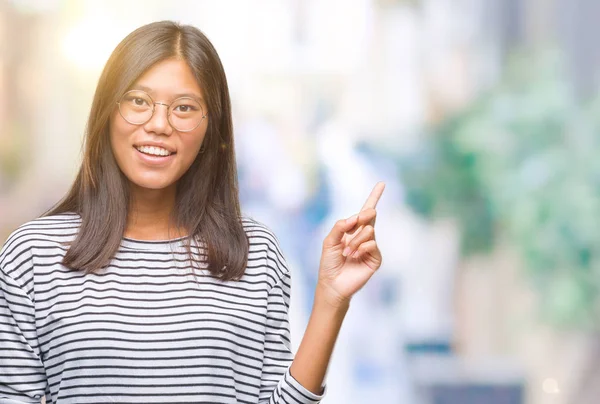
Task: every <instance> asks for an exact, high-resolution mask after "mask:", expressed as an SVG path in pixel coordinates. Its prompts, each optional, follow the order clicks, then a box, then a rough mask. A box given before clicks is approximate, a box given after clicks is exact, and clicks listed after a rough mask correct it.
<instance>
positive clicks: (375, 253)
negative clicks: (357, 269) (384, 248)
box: [352, 240, 381, 269]
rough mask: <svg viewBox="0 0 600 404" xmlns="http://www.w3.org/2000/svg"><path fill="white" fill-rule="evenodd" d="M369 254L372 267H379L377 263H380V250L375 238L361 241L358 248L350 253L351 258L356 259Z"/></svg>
mask: <svg viewBox="0 0 600 404" xmlns="http://www.w3.org/2000/svg"><path fill="white" fill-rule="evenodd" d="M369 255H370V256H371V257H372V260H373V264H375V267H374V268H373V269H377V268H379V265H381V251H379V247H378V246H377V242H376V241H375V240H370V241H367V242H366V243H362V244H361V245H360V246H359V247H358V250H356V252H355V253H354V254H352V258H354V259H358V258H361V257H366V256H369Z"/></svg>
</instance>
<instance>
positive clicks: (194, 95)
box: [130, 84, 204, 101]
mask: <svg viewBox="0 0 600 404" xmlns="http://www.w3.org/2000/svg"><path fill="white" fill-rule="evenodd" d="M130 90H142V91H145V92H147V93H148V94H150V95H152V94H154V90H152V89H151V88H150V87H146V86H143V85H141V84H135V85H133V86H131V89H130ZM181 97H190V98H193V99H195V100H199V101H204V99H203V98H202V97H201V96H200V95H198V94H196V93H179V94H174V97H173V99H177V98H181Z"/></svg>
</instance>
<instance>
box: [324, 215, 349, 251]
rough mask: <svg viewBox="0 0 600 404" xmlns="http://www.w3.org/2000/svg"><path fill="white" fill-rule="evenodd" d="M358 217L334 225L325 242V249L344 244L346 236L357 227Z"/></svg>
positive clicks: (342, 220)
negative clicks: (343, 239) (343, 240)
mask: <svg viewBox="0 0 600 404" xmlns="http://www.w3.org/2000/svg"><path fill="white" fill-rule="evenodd" d="M357 220H358V215H354V216H351V217H349V218H348V219H341V220H338V221H337V222H336V223H335V224H334V225H333V228H332V229H331V231H330V232H329V234H328V235H327V237H325V241H323V247H335V246H337V245H339V244H340V243H341V242H342V238H343V237H344V234H346V233H347V232H349V231H350V230H352V228H354V226H356V223H357Z"/></svg>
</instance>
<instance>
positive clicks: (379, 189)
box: [361, 181, 385, 211]
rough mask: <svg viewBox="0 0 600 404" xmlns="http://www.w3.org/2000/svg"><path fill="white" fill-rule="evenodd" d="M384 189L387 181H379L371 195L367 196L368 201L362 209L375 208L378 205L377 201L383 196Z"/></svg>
mask: <svg viewBox="0 0 600 404" xmlns="http://www.w3.org/2000/svg"><path fill="white" fill-rule="evenodd" d="M384 189H385V182H383V181H379V182H378V183H377V184H375V187H374V188H373V190H372V191H371V195H369V197H368V198H367V201H366V202H365V204H364V205H363V207H362V209H361V211H363V210H365V209H369V208H371V209H375V208H376V207H377V202H379V198H381V195H382V194H383V190H384Z"/></svg>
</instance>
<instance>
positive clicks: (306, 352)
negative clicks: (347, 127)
mask: <svg viewBox="0 0 600 404" xmlns="http://www.w3.org/2000/svg"><path fill="white" fill-rule="evenodd" d="M383 189H384V184H383V183H379V184H377V185H376V186H375V188H374V189H373V192H372V193H371V195H370V196H369V199H367V202H366V203H365V205H364V206H363V208H362V210H361V212H360V213H359V214H358V215H355V216H352V217H351V218H349V219H347V220H340V221H338V222H337V223H336V224H335V226H334V227H333V229H332V230H331V232H330V233H329V235H328V236H327V237H326V238H325V241H324V242H323V252H322V255H321V264H320V268H319V282H318V285H317V289H316V291H315V301H314V305H313V309H312V313H311V316H310V320H309V322H308V326H307V328H306V331H305V334H304V337H303V339H302V342H301V344H300V347H299V348H298V353H297V354H296V357H295V359H294V362H293V363H292V366H291V369H290V372H291V374H292V375H293V376H294V378H295V379H296V380H297V381H298V382H299V383H300V384H301V385H302V386H304V387H306V388H307V389H308V390H310V391H311V392H314V393H321V391H322V387H321V386H322V385H323V382H324V380H325V374H326V372H327V367H328V365H329V361H330V359H331V354H332V352H333V347H334V345H335V342H336V340H337V337H338V334H339V331H340V328H341V326H342V322H343V321H344V317H345V315H346V312H347V310H348V307H349V304H350V299H351V297H352V296H353V295H354V294H355V293H356V292H357V291H358V290H360V288H362V287H363V286H364V285H365V284H366V282H367V281H368V280H369V279H370V278H371V276H372V275H373V274H374V273H375V271H376V270H377V269H378V268H379V267H380V266H381V253H380V251H379V248H378V247H377V243H376V242H375V229H374V225H375V218H376V215H377V212H376V211H375V206H376V205H377V201H378V200H379V198H380V197H381V194H382V193H383Z"/></svg>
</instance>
